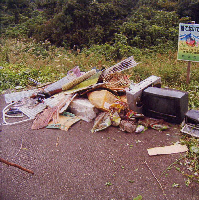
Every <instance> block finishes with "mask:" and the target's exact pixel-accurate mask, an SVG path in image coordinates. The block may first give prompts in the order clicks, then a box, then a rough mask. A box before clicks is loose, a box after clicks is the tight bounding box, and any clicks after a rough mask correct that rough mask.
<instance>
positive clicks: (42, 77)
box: [0, 38, 199, 173]
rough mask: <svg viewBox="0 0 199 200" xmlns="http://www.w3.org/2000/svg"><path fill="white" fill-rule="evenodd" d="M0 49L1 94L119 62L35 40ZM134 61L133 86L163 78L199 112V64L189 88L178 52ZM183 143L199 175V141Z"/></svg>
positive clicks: (2, 43)
mask: <svg viewBox="0 0 199 200" xmlns="http://www.w3.org/2000/svg"><path fill="white" fill-rule="evenodd" d="M0 47H1V48H0V93H2V92H3V91H4V90H7V89H14V88H15V87H16V86H22V87H28V86H29V85H30V84H31V83H30V82H29V80H28V78H29V77H31V78H33V79H35V80H36V81H38V82H40V83H46V82H54V81H56V80H59V79H61V78H62V77H64V76H66V75H67V71H68V70H70V69H72V68H73V67H75V66H79V67H80V69H81V70H82V71H88V70H90V69H91V68H93V67H96V68H97V69H102V68H104V67H105V68H108V67H110V66H112V65H113V64H115V63H117V62H119V60H117V61H115V60H112V59H110V58H106V57H105V56H103V55H102V54H100V53H99V52H98V51H93V52H92V53H90V54H88V53H84V52H86V51H83V52H80V53H78V52H73V51H72V50H65V49H64V48H61V47H60V48H56V47H55V46H52V45H51V44H50V43H49V42H48V41H45V42H43V43H35V42H34V41H33V40H31V39H28V40H25V39H24V40H19V39H9V40H8V39H3V38H1V40H0ZM87 52H88V51H87ZM134 58H135V60H136V61H137V62H139V64H138V65H137V66H136V67H135V68H133V69H130V70H128V71H126V73H128V74H129V77H130V79H131V80H132V81H133V82H140V81H141V80H144V79H146V78H147V77H149V76H150V75H156V76H160V77H161V80H162V87H169V88H173V89H178V90H182V91H187V92H188V93H189V109H196V110H199V63H194V62H192V63H191V80H190V84H188V85H187V84H186V76H187V62H185V61H178V60H177V53H176V52H175V53H173V52H169V53H167V54H148V55H147V54H136V55H134ZM182 142H183V143H185V144H186V145H187V146H188V147H189V152H188V154H187V159H189V160H190V162H187V163H189V164H188V165H189V167H191V169H192V171H193V173H198V171H199V161H198V160H199V153H198V151H197V149H198V148H199V147H198V144H199V142H198V139H196V138H193V137H189V136H182ZM193 147H194V148H193Z"/></svg>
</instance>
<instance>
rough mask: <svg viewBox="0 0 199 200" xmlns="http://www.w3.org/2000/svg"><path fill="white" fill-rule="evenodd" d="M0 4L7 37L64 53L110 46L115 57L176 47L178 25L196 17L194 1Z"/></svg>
mask: <svg viewBox="0 0 199 200" xmlns="http://www.w3.org/2000/svg"><path fill="white" fill-rule="evenodd" d="M0 6H1V10H2V12H1V30H2V34H4V35H6V36H11V37H29V38H30V37H32V38H34V39H36V41H38V42H39V41H45V40H48V41H50V42H51V43H52V44H55V45H57V46H63V47H65V48H66V49H68V48H70V49H71V48H73V47H74V45H76V46H77V47H78V48H83V47H91V46H93V45H105V44H106V45H113V44H114V45H115V50H114V51H116V53H117V57H118V58H120V57H122V56H123V54H124V52H127V51H129V50H130V51H134V49H132V47H133V48H139V49H145V50H146V49H147V51H158V52H161V51H162V52H163V51H165V50H167V49H176V48H177V34H178V24H179V22H188V21H190V20H195V21H197V20H198V19H199V2H198V1H197V0H178V1H177V0H153V1H148V0H134V1H132V0H106V1H105V0H41V1H39V0H31V1H30V0H2V1H1V4H0ZM124 45H125V46H124ZM118 48H120V49H121V50H122V51H124V52H121V53H120V52H118Z"/></svg>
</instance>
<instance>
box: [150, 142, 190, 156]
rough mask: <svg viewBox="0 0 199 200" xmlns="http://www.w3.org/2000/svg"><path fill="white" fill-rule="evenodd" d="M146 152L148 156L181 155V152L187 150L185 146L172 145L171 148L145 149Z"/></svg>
mask: <svg viewBox="0 0 199 200" xmlns="http://www.w3.org/2000/svg"><path fill="white" fill-rule="evenodd" d="M147 151H148V154H149V155H150V156H155V155H161V154H172V153H181V152H185V151H188V148H187V146H186V145H181V144H174V145H171V146H164V147H155V148H151V149H147Z"/></svg>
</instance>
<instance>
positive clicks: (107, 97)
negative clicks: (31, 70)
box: [3, 56, 186, 133]
mask: <svg viewBox="0 0 199 200" xmlns="http://www.w3.org/2000/svg"><path fill="white" fill-rule="evenodd" d="M137 64H138V63H136V62H135V61H134V58H133V56H131V57H129V58H127V59H125V60H123V61H121V62H119V63H118V64H116V65H114V66H112V67H109V68H107V69H105V70H103V71H100V70H97V69H95V68H93V69H92V70H90V71H88V72H82V71H80V69H79V67H78V66H76V67H74V68H73V69H71V70H69V71H68V72H67V75H66V76H65V77H64V78H62V79H60V80H58V81H56V82H54V83H51V84H49V85H47V86H44V87H42V88H39V89H34V90H29V91H22V92H16V93H11V94H5V100H6V103H11V106H12V107H13V109H12V110H14V109H16V108H17V110H19V111H20V112H22V113H23V114H25V115H26V116H27V117H28V118H29V119H34V121H33V124H32V127H31V128H32V129H40V128H45V127H46V128H55V129H61V130H65V131H67V130H68V129H69V128H70V127H71V126H72V125H73V124H74V123H77V122H78V121H80V120H84V121H87V122H91V121H92V120H94V126H93V128H92V130H91V132H96V131H100V130H103V129H105V128H108V127H109V126H111V125H112V126H118V127H119V128H120V130H122V131H125V132H128V133H141V132H143V131H145V130H146V129H147V128H153V129H155V130H158V131H163V130H166V129H168V128H169V123H167V122H165V121H164V120H163V119H154V118H151V117H148V116H145V113H143V112H142V106H143V107H144V105H141V107H140V102H141V101H140V98H141V96H142V92H143V91H144V89H146V88H148V87H151V86H153V85H154V87H155V85H157V83H158V85H159V86H160V85H161V84H160V83H161V80H160V77H156V76H151V77H149V78H148V79H146V80H145V81H142V84H141V85H140V84H134V83H133V81H131V80H130V79H129V76H128V75H126V74H125V73H124V70H127V69H130V68H132V67H135V66H136V65H137ZM134 90H135V91H134ZM127 92H128V97H127ZM138 94H139V95H138ZM136 95H138V96H136ZM138 98H139V102H138ZM164 101H165V100H164ZM132 103H133V106H134V107H133V108H135V106H136V107H137V108H138V107H139V109H135V110H133V109H130V108H132V106H131V105H132ZM138 103H139V105H138ZM137 110H139V111H141V112H137ZM143 110H144V109H143ZM161 110H164V109H161ZM184 110H186V109H184ZM66 113H67V114H66ZM154 113H155V111H154ZM8 114H9V115H10V116H12V113H10V112H7V113H5V112H3V120H4V124H6V125H11V124H15V122H10V123H8V122H7V121H6V117H7V116H8ZM163 116H171V115H167V113H163ZM174 117H176V116H174ZM177 117H178V116H177ZM29 119H28V120H29ZM22 121H23V120H22ZM22 121H20V122H22ZM25 121H26V120H25Z"/></svg>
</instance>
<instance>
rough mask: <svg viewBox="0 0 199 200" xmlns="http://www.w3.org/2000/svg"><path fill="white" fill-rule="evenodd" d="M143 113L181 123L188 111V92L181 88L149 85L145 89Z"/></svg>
mask: <svg viewBox="0 0 199 200" xmlns="http://www.w3.org/2000/svg"><path fill="white" fill-rule="evenodd" d="M142 101H143V114H144V115H145V116H148V117H152V118H158V119H164V120H165V121H167V122H171V123H176V124H179V123H181V122H182V121H183V119H184V117H185V114H186V112H187V111H188V93H187V92H182V91H179V90H173V89H167V88H156V87H148V88H147V89H145V90H144V91H143V94H142Z"/></svg>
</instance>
